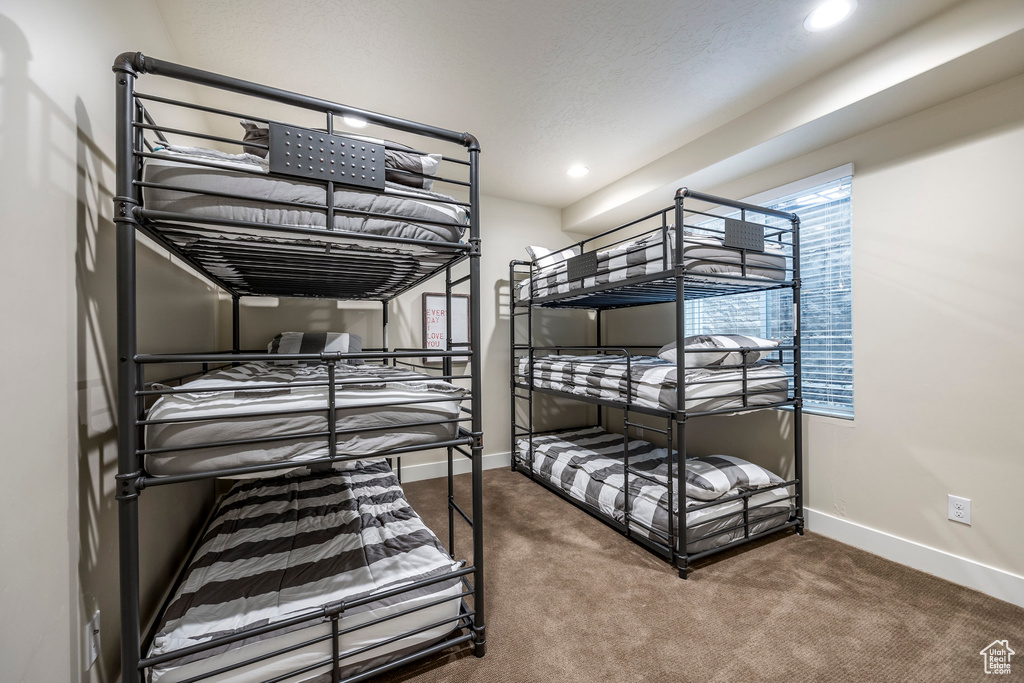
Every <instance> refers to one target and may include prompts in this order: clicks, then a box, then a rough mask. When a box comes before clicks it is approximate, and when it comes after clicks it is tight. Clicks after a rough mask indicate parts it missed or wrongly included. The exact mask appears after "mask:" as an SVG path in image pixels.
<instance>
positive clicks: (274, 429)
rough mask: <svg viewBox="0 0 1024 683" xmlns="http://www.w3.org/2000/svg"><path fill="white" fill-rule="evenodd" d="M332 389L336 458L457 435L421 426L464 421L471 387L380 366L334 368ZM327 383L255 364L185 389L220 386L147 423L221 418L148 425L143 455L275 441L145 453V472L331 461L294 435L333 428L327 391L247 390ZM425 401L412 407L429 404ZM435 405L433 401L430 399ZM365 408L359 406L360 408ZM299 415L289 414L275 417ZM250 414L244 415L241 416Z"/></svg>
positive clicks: (166, 401) (299, 368)
mask: <svg viewBox="0 0 1024 683" xmlns="http://www.w3.org/2000/svg"><path fill="white" fill-rule="evenodd" d="M336 368H337V369H336V379H337V382H338V385H337V390H336V391H335V405H336V411H335V414H336V420H337V428H338V430H348V429H365V430H369V431H366V432H362V433H356V434H344V433H341V434H338V437H337V439H338V440H337V447H338V452H339V453H341V454H347V455H370V454H372V453H375V452H378V451H382V450H387V449H391V448H399V447H403V446H417V445H424V444H430V443H435V442H439V441H446V440H449V439H452V438H454V436H455V434H456V431H457V425H456V423H449V424H434V425H422V424H420V425H417V424H416V423H423V422H436V421H439V420H453V419H456V418H458V417H459V406H460V405H461V403H460V401H459V400H455V399H459V398H461V397H462V396H465V395H466V390H465V389H462V388H460V387H456V386H454V385H452V384H451V383H449V382H445V381H442V380H438V379H432V378H430V377H429V376H427V375H422V374H419V373H415V372H409V371H407V370H403V369H400V368H396V367H386V366H381V365H373V364H365V365H349V364H347V363H339V364H337V366H336ZM326 380H327V368H326V367H325V366H322V365H316V366H305V365H293V364H285V363H268V362H254V363H245V364H243V365H240V366H238V367H234V368H231V367H229V368H223V369H220V370H216V371H214V372H211V373H208V374H206V375H203V376H202V377H200V378H199V379H196V380H194V381H192V382H188V383H187V384H184V385H183V386H182V388H184V389H193V390H198V389H205V388H223V389H224V391H216V392H202V393H201V392H198V391H195V392H186V393H181V394H170V395H165V396H162V397H161V398H160V399H159V400H158V401H157V402H156V403H155V404H154V405H153V407H152V408H151V409H150V410H149V413H148V414H147V418H148V419H165V418H202V417H209V418H215V419H211V420H207V421H203V422H183V423H172V424H157V425H148V426H147V427H146V447H147V448H182V447H185V446H193V445H201V444H204V443H213V442H216V441H233V440H239V439H254V438H262V437H273V438H274V439H275V440H274V441H270V442H264V443H255V444H253V443H248V444H238V445H234V446H230V445H228V446H217V447H203V448H195V449H192V450H172V451H169V452H164V453H154V454H148V455H146V456H145V458H144V465H145V467H146V471H147V472H149V473H150V474H151V475H154V476H166V475H171V474H187V473H194V472H211V471H214V470H223V469H229V468H233V467H242V466H246V465H260V464H266V463H273V462H295V463H297V465H301V463H302V461H304V460H313V459H316V458H322V457H325V456H326V455H327V454H328V452H327V439H326V437H316V438H313V437H305V438H299V437H290V436H289V435H295V434H302V433H311V432H321V431H325V430H327V429H328V425H327V394H328V391H327V387H298V386H294V387H289V386H284V387H283V388H274V389H257V388H251V387H254V386H258V385H262V384H269V383H274V384H278V383H280V384H285V385H288V384H298V383H303V382H313V381H317V382H323V381H326ZM425 399H426V402H424V403H410V401H419V400H425ZM431 399H436V400H431ZM357 406H362V407H357ZM281 410H295V411H298V412H294V413H289V414H287V415H273V414H271V413H273V412H274V411H281ZM246 413H255V415H254V416H249V417H241V415H242V414H246Z"/></svg>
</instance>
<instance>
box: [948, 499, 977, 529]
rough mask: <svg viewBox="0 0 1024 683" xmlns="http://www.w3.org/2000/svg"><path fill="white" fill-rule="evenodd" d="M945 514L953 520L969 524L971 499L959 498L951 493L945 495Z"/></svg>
mask: <svg viewBox="0 0 1024 683" xmlns="http://www.w3.org/2000/svg"><path fill="white" fill-rule="evenodd" d="M947 499H948V500H947V506H948V508H949V509H948V511H947V516H948V517H949V518H950V519H951V520H953V521H954V522H960V523H961V524H966V525H967V526H970V525H971V499H970V498H961V497H960V496H954V495H952V494H948V495H947Z"/></svg>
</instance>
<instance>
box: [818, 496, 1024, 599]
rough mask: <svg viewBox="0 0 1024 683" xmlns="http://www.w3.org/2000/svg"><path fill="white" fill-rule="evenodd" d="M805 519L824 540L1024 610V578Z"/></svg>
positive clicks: (880, 535) (840, 523) (844, 524)
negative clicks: (861, 551) (825, 537)
mask: <svg viewBox="0 0 1024 683" xmlns="http://www.w3.org/2000/svg"><path fill="white" fill-rule="evenodd" d="M804 516H805V518H806V520H807V528H808V529H809V530H810V531H813V532H815V533H818V534H821V535H822V536H828V537H829V538H834V539H835V540H837V541H839V542H841V543H845V544H847V545H852V546H854V547H855V548H860V549H861V550H866V551H868V552H869V553H874V554H875V555H879V556H881V557H884V558H885V559H887V560H892V561H893V562H898V563H900V564H904V565H907V566H908V567H913V568H914V569H919V570H921V571H923V572H925V573H928V574H932V575H933V576H938V577H939V578H942V579H946V580H947V581H952V582H953V583H958V584H960V585H961V586H967V587H968V588H973V589H974V590H976V591H980V592H982V593H985V594H986V595H991V596H992V597H994V598H999V599H1000V600H1005V601H1006V602H1009V603H1012V604H1014V605H1017V606H1019V607H1024V576H1018V575H1017V574H1013V573H1011V572H1008V571H1004V570H1002V569H996V568H995V567H990V566H988V565H985V564H981V563H980V562H975V561H974V560H969V559H967V558H965V557H960V556H958V555H953V554H952V553H947V552H946V551H944V550H936V549H935V548H930V547H928V546H926V545H921V544H920V543H917V542H915V541H908V540H907V539H905V538H900V537H898V536H893V535H892V534H888V533H885V532H884V531H878V530H877V529H871V528H869V527H866V526H862V525H860V524H857V523H856V522H851V521H849V520H846V519H842V518H839V517H835V516H833V515H829V514H826V513H824V512H819V511H817V510H812V509H810V508H804Z"/></svg>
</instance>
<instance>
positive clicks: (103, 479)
mask: <svg viewBox="0 0 1024 683" xmlns="http://www.w3.org/2000/svg"><path fill="white" fill-rule="evenodd" d="M75 119H76V130H77V140H76V150H77V151H76V162H77V163H76V165H77V169H78V174H77V183H76V189H77V197H78V202H77V210H76V216H75V233H76V235H75V236H76V241H75V290H76V292H77V297H78V299H77V302H76V303H77V306H76V310H77V315H76V330H75V339H76V341H77V344H76V353H77V363H76V366H77V374H78V376H77V378H76V380H77V388H78V398H79V400H78V463H77V470H78V532H79V539H80V540H79V543H80V548H79V557H78V581H79V585H80V587H81V595H80V597H79V600H80V608H81V610H82V619H83V621H85V620H88V619H90V618H91V617H92V615H93V614H94V613H95V612H96V610H101V611H102V615H103V624H104V628H103V634H102V635H103V636H104V637H102V638H101V639H100V645H101V648H102V656H101V657H100V658H99V659H98V660H97V662H96V664H95V665H94V666H95V667H96V671H95V672H94V674H93V680H99V681H113V680H115V679H116V678H117V676H118V673H119V672H118V667H117V664H116V663H117V659H118V639H117V638H113V637H110V635H109V634H111V633H116V631H112V628H117V620H116V619H115V615H116V614H117V608H118V604H119V601H118V589H117V586H118V584H117V576H118V562H117V556H118V554H117V503H116V501H115V500H114V475H115V474H117V426H116V425H115V423H114V410H115V406H116V404H117V398H116V395H115V385H116V373H117V368H116V366H115V365H114V364H115V363H116V353H117V348H116V335H115V334H113V331H115V330H116V329H117V319H116V314H115V309H114V307H113V306H103V305H100V304H101V302H104V301H113V300H114V299H115V291H114V278H115V272H114V270H115V261H114V259H113V258H111V257H110V255H111V254H113V253H114V230H113V223H112V222H111V216H110V215H109V211H110V207H111V206H112V204H111V200H112V193H111V191H110V185H108V183H107V182H106V179H109V178H110V177H111V176H112V174H113V171H114V163H113V160H111V159H110V158H109V157H108V156H106V155H105V154H104V153H103V151H102V150H101V149H99V148H98V147H97V145H96V144H95V142H94V140H93V132H92V124H91V122H90V120H89V114H88V112H87V111H86V108H85V104H84V103H83V102H82V101H81V99H78V100H76V102H75ZM72 472H74V469H72ZM85 664H86V662H84V661H83V662H82V668H83V669H84V668H85Z"/></svg>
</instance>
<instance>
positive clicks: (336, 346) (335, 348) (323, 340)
mask: <svg viewBox="0 0 1024 683" xmlns="http://www.w3.org/2000/svg"><path fill="white" fill-rule="evenodd" d="M362 350H363V340H362V338H361V337H360V336H359V335H357V334H348V333H347V332H281V333H280V334H278V335H277V336H276V337H274V339H273V340H272V341H271V342H270V343H269V344H267V352H268V353H324V352H325V351H332V352H340V353H358V352H360V351H362ZM306 362H307V363H308V362H309V361H306ZM342 362H345V363H350V364H352V365H362V364H363V361H361V360H343V361H342Z"/></svg>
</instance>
